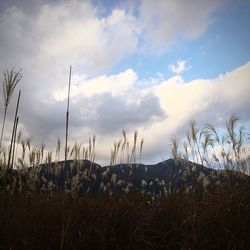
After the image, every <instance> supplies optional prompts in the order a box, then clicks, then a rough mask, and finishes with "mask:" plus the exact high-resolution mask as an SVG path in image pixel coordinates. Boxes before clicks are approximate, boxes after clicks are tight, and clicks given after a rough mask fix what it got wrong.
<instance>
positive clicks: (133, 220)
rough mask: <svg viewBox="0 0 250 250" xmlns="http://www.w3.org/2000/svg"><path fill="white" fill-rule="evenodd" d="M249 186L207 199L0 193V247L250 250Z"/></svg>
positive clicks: (221, 190)
mask: <svg viewBox="0 0 250 250" xmlns="http://www.w3.org/2000/svg"><path fill="white" fill-rule="evenodd" d="M249 190H250V185H249V183H246V185H242V186H241V187H238V188H234V189H230V188H226V189H219V190H218V189H217V190H214V191H213V192H210V193H207V194H205V195H204V196H203V198H202V199H196V198H195V197H194V196H192V195H190V194H189V195H186V194H183V195H182V194H170V195H169V196H168V197H167V198H164V199H162V200H152V198H150V197H147V196H143V195H142V194H139V193H130V194H127V195H124V196H112V197H109V196H108V195H107V196H106V195H105V194H102V195H100V196H97V197H90V196H87V195H85V194H66V193H56V194H51V193H36V192H29V193H21V194H17V195H10V194H7V193H1V194H0V199H1V202H0V225H1V230H0V248H1V249H18V250H20V249H250V237H249V227H250V191H249Z"/></svg>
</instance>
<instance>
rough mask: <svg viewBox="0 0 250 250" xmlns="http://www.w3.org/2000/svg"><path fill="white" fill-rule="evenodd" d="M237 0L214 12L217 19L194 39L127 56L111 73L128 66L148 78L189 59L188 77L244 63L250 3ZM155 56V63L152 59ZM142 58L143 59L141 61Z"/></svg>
mask: <svg viewBox="0 0 250 250" xmlns="http://www.w3.org/2000/svg"><path fill="white" fill-rule="evenodd" d="M243 2H244V1H237V3H231V4H228V5H226V7H225V8H222V9H220V10H218V11H216V12H215V14H214V17H215V21H214V23H212V24H211V25H209V26H208V27H207V30H206V32H204V33H203V34H202V35H201V36H200V37H198V38H197V39H195V40H193V39H192V40H185V39H181V40H180V41H176V43H175V44H174V45H173V46H172V47H171V48H170V49H169V50H168V51H167V52H164V53H161V54H157V55H153V56H152V54H146V55H141V54H136V55H132V56H130V57H128V58H126V59H125V60H124V61H122V62H121V63H120V64H118V65H117V66H116V67H114V68H113V69H111V73H116V72H119V71H121V70H124V69H126V68H128V67H132V68H134V69H135V70H136V72H137V73H138V75H139V77H141V78H145V77H146V78H147V77H150V76H152V75H155V74H156V73H159V72H160V73H162V74H164V75H166V76H167V77H170V76H171V75H173V74H172V72H170V71H169V70H168V65H169V64H172V63H173V62H176V61H177V60H179V59H183V60H186V61H187V62H188V64H190V65H192V69H191V70H188V71H186V72H184V73H183V78H184V79H185V80H194V79H197V78H215V77H217V76H218V75H219V74H224V73H226V72H230V71H231V70H233V69H234V68H236V67H237V66H240V65H243V64H245V63H246V62H248V61H249V58H250V31H249V25H248V24H249V23H250V15H249V13H250V4H249V3H246V2H245V3H243ZM152 60H153V62H154V63H152ZM142 61H143V63H142Z"/></svg>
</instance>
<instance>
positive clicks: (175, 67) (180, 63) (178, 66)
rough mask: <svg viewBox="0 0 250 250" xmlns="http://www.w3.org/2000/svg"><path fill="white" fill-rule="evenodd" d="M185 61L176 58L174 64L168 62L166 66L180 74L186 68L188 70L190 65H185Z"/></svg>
mask: <svg viewBox="0 0 250 250" xmlns="http://www.w3.org/2000/svg"><path fill="white" fill-rule="evenodd" d="M186 64H187V61H185V60H178V61H177V63H176V65H174V64H170V65H168V68H169V70H170V71H171V72H173V73H175V74H177V75H180V74H181V73H183V72H184V71H186V70H189V69H190V68H191V65H188V66H187V65H186Z"/></svg>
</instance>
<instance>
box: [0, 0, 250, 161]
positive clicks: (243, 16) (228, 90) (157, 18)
mask: <svg viewBox="0 0 250 250" xmlns="http://www.w3.org/2000/svg"><path fill="white" fill-rule="evenodd" d="M1 7H2V11H1V15H0V30H1V32H0V44H1V46H0V71H1V72H3V71H4V70H5V69H6V68H10V67H15V68H16V69H19V68H21V69H22V73H23V78H22V81H21V82H20V83H19V85H18V87H19V88H20V89H22V99H21V106H20V126H19V128H20V129H21V130H22V131H23V136H31V137H32V140H33V143H34V145H39V144H40V143H41V142H45V143H46V144H47V146H48V148H49V149H51V150H54V147H55V145H56V141H57V138H61V139H62V141H63V140H64V134H65V132H64V128H65V108H66V103H67V81H68V73H69V65H72V69H73V70H72V91H71V104H70V111H71V113H70V131H69V135H70V136H69V138H70V144H71V145H73V144H74V142H76V141H77V142H78V143H81V144H86V143H88V138H89V136H91V135H93V134H95V135H96V137H97V144H98V147H97V152H96V154H97V156H96V159H97V161H98V162H100V163H107V162H108V161H109V156H110V149H111V148H112V147H113V143H114V141H119V139H121V138H122V130H123V129H125V130H126V132H127V135H128V137H129V138H130V139H131V143H132V140H133V133H134V131H135V130H137V131H138V133H139V138H144V141H145V143H144V150H143V161H144V162H147V163H155V162H157V161H160V160H162V159H165V158H167V157H169V155H170V147H169V144H170V140H171V137H172V136H174V135H178V136H179V137H180V138H182V137H183V136H184V135H185V131H186V129H187V126H188V124H189V121H190V120H192V119H195V120H197V123H198V124H199V125H204V124H205V123H207V122H211V123H213V125H215V126H216V127H222V126H223V125H224V124H225V121H226V119H228V118H229V116H230V115H231V114H233V113H236V114H237V115H238V116H239V117H240V119H241V121H242V124H243V125H245V126H246V128H247V129H248V131H249V129H250V127H249V124H250V111H249V106H250V101H249V99H250V98H249V96H248V93H249V92H250V83H249V79H250V29H249V23H250V15H249V13H250V2H249V1H244V0H241V1H231V0H222V1H221V0H202V1H200V0H190V1H184V0H178V1H173V0H156V1H150V0H140V1H134V0H130V1H123V0H120V1H109V0H106V1H100V0H93V1H87V0H71V1H66V0H60V1H59V0H57V1H49V0H38V1H31V0H19V1H16V0H12V1H3V2H2V3H1ZM1 91H2V90H1ZM16 95H17V91H16V92H15V94H14V96H13V100H12V102H11V104H10V108H9V112H8V115H7V126H6V131H5V136H4V145H5V147H7V145H8V143H9V140H10V136H11V124H12V119H13V117H12V116H11V114H12V113H13V110H14V108H15V98H16ZM0 107H1V109H0V114H1V116H0V118H2V116H3V109H2V107H3V98H2V92H1V99H0ZM0 121H1V119H0Z"/></svg>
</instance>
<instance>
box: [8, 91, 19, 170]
mask: <svg viewBox="0 0 250 250" xmlns="http://www.w3.org/2000/svg"><path fill="white" fill-rule="evenodd" d="M20 97H21V90H19V93H18V99H17V105H16V113H15V118H14V124H13V129H12V136H11V142H10V150H9V158H8V168H9V167H10V161H11V153H12V144H13V140H14V133H15V128H16V123H17V114H18V108H19V102H20ZM11 168H13V166H11Z"/></svg>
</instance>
